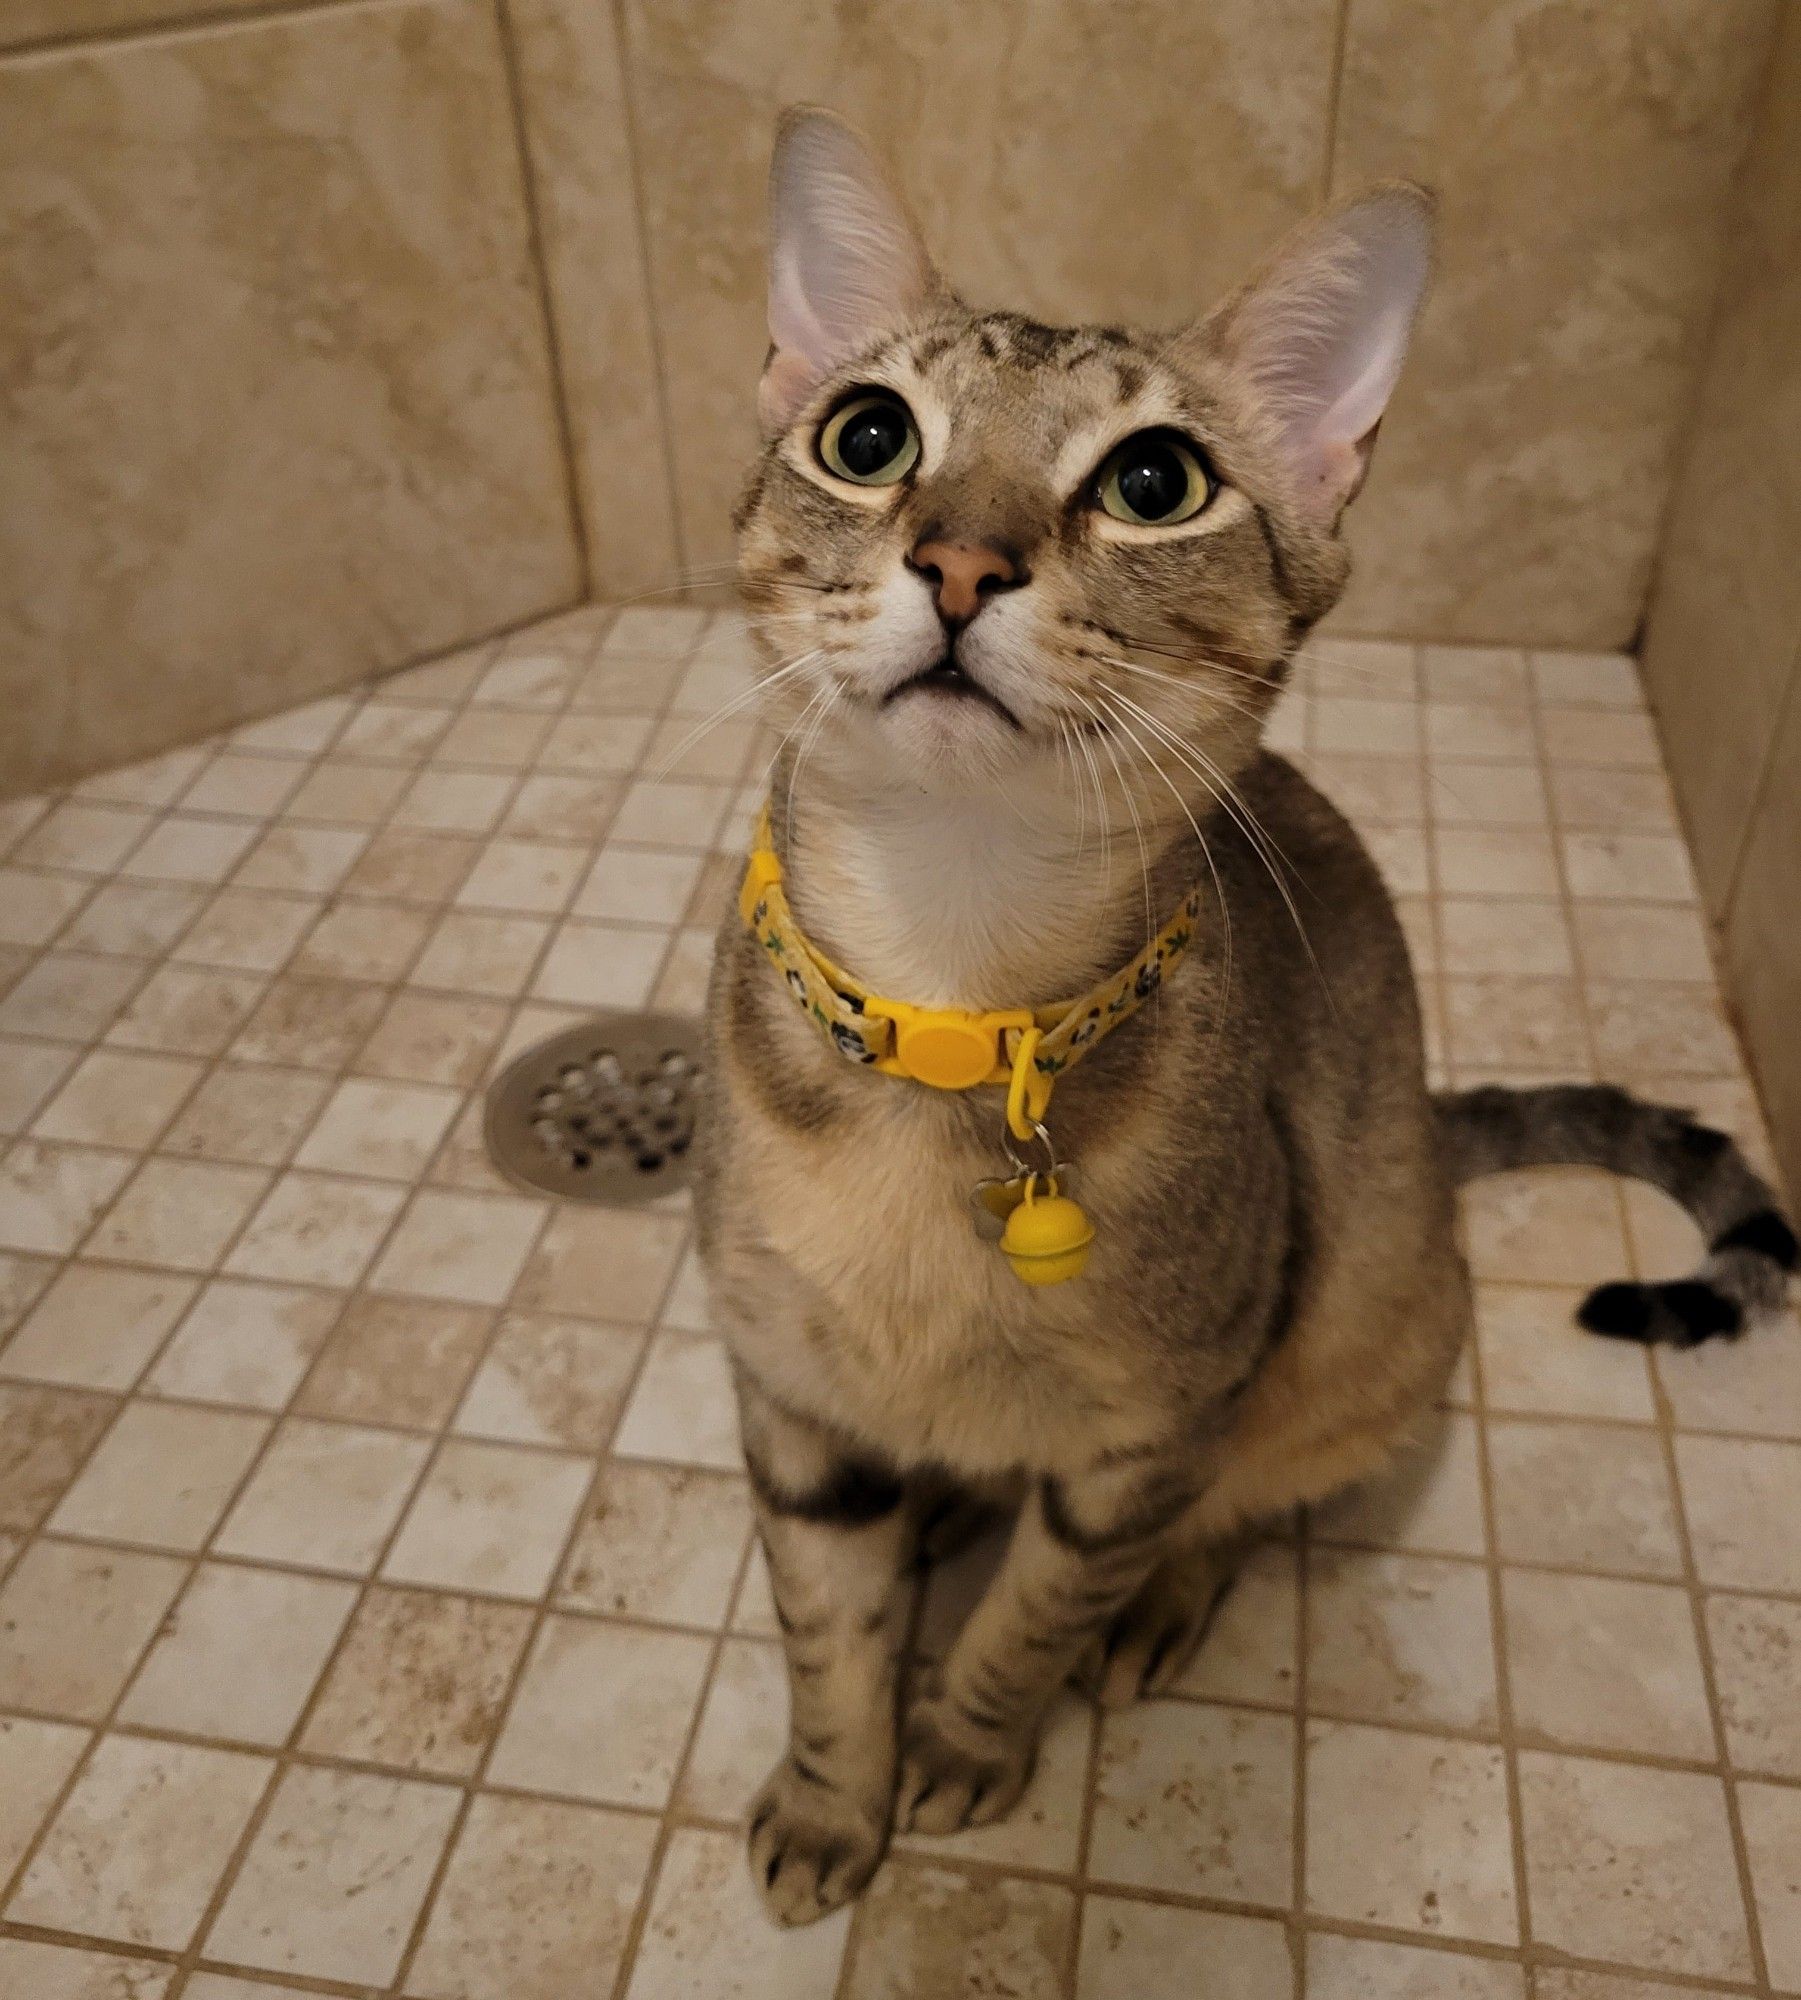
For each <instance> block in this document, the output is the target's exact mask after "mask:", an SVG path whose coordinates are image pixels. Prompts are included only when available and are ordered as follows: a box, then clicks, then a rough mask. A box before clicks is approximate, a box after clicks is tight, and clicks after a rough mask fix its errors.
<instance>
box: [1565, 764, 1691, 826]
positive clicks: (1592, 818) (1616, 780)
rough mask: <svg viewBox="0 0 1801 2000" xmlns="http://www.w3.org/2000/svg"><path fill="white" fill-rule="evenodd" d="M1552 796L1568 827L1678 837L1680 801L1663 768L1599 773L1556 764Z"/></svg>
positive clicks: (1603, 771) (1585, 768)
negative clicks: (1675, 797) (1673, 834)
mask: <svg viewBox="0 0 1801 2000" xmlns="http://www.w3.org/2000/svg"><path fill="white" fill-rule="evenodd" d="M1550 779H1551V795H1552V797H1553V799H1554V800H1555V801H1556V805H1557V817H1558V818H1559V820H1560V821H1561V822H1562V823H1563V824H1564V825H1565V826H1572V827H1574V826H1588V827H1603V828H1633V829H1637V830H1638V831H1640V832H1644V833H1674V832H1675V831H1676V830H1677V824H1678V822H1677V818H1676V802H1675V800H1674V798H1672V797H1671V795H1670V785H1669V780H1668V779H1667V778H1666V777H1665V776H1664V774H1663V772H1662V771H1661V770H1629V769H1615V770H1597V769H1596V768H1594V767H1593V766H1587V767H1578V766H1571V765H1558V764H1553V765H1552V767H1551V770H1550Z"/></svg>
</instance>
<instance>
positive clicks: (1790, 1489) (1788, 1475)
mask: <svg viewBox="0 0 1801 2000" xmlns="http://www.w3.org/2000/svg"><path fill="white" fill-rule="evenodd" d="M1676 1466H1677V1472H1678V1475H1679V1477H1680V1478H1681V1481H1682V1503H1683V1506H1684V1508H1685V1510H1686V1511H1687V1514H1688V1531H1689V1537H1690V1539H1691V1541H1692V1542H1693V1544H1694V1551H1695V1569H1696V1571H1697V1572H1698V1573H1699V1575H1700V1578H1701V1581H1702V1582H1703V1583H1713V1584H1726V1585H1729V1586H1732V1587H1734V1588H1737V1589H1741V1590H1779V1591H1787V1592H1789V1593H1790V1594H1801V1540H1797V1538H1796V1537H1795V1536H1794V1535H1792V1534H1777V1533H1772V1532H1771V1524H1772V1523H1773V1522H1778V1521H1782V1522H1792V1521H1795V1520H1797V1519H1801V1444H1759V1443H1755V1442H1753V1441H1752V1440H1750V1439H1740V1438H1712V1437H1684V1436H1679V1437H1678V1438H1677V1440H1676Z"/></svg>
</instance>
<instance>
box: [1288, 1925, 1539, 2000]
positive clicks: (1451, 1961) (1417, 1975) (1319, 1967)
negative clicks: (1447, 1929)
mask: <svg viewBox="0 0 1801 2000" xmlns="http://www.w3.org/2000/svg"><path fill="white" fill-rule="evenodd" d="M1538 1990H1539V1993H1540V1995H1541V1996H1542V1995H1543V1993H1544V1990H1545V1989H1544V1987H1543V1985H1542V1984H1541V1985H1540V1987H1539V1989H1538ZM1307 1994H1308V2000H1526V1976H1525V1974H1524V1973H1523V1972H1522V1971H1521V1970H1520V1968H1519V1967H1518V1966H1517V1965H1503V1964H1501V1963H1499V1962H1498V1961H1496V1960H1494V1959H1486V1958H1464V1957H1460V1956H1455V1955H1453V1954H1452V1953H1450V1952H1444V1951H1431V1950H1428V1949H1426V1948H1425V1947H1423V1946H1414V1945H1405V1944H1377V1943H1375V1942H1373V1941H1370V1940H1367V1939H1364V1938H1347V1937H1323V1936H1317V1935H1316V1936H1314V1937H1310V1938H1309V1939H1308V1940H1307Z"/></svg>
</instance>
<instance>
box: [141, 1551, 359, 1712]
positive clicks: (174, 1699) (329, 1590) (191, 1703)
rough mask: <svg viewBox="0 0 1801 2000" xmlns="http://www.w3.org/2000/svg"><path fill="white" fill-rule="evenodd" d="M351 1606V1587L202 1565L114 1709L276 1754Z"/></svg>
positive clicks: (321, 1579)
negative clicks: (274, 1751)
mask: <svg viewBox="0 0 1801 2000" xmlns="http://www.w3.org/2000/svg"><path fill="white" fill-rule="evenodd" d="M355 1601H356V1589H355V1586H354V1585H352V1584H348V1583H337V1582H333V1581H331V1580H329V1579H327V1578H325V1577H318V1576H292V1575H289V1574H288V1573H286V1572H285V1571H281V1570H266V1569H248V1568H245V1567H243V1566H241V1565H240V1564H237V1563H202V1564H201V1566H200V1568H199V1569H198V1570H196V1571H195V1573H194V1580H193V1581H192V1583H190V1584H189V1585H188V1588H187V1590H186V1591H185V1592H184V1594H183V1595H182V1598H181V1601H180V1602H179V1603H178V1604H177V1605H176V1607H175V1609H174V1610H173V1611H172V1612H170V1614H169V1616H168V1617H167V1618H166V1619H165V1620H164V1621H163V1628H162V1630H161V1632H159V1633H158V1635H157V1639H156V1643H155V1644H154V1645H153V1646H152V1647H151V1648H150V1651H149V1652H148V1653H147V1654H146V1655H145V1657H144V1664H143V1665H142V1666H141V1667H140V1668H139V1669H138V1674H137V1678H136V1679H135V1680H134V1681H133V1682H132V1684H131V1686H130V1688H129V1689H128V1690H127V1692H126V1695H125V1699H124V1700H123V1701H122V1702H121V1703H120V1704H119V1720H120V1721H121V1722H123V1723H127V1724H132V1725H135V1726H137V1727H139V1728H144V1729H167V1730H173V1731H176V1732H178V1733H180V1734H184V1735H190V1736H211V1737H225V1738H227V1739H228V1740H230V1741H233V1742H239V1743H254V1744H258V1745H262V1746H265V1747H267V1748H269V1749H278V1748H280V1746H281V1745H282V1744H284V1743H285V1742H286V1741H287V1740H288V1735H289V1732H290V1731H291V1730H292V1729H293V1727H294V1724H295V1722H296V1721H297V1720H298V1719H299V1716H300V1711H301V1710H302V1709H303V1708H304V1707H305V1705H306V1701H307V1697H308V1696H309V1695H310V1694H311V1693H312V1691H313V1686H314V1683H315V1682H316V1681H317V1680H318V1678H319V1674H320V1671H321V1669H322V1668H323V1667H324V1665H325V1662H326V1660H327V1659H328V1658H329V1657H330V1654H331V1650H332V1648H333V1646H335V1645H336V1644H337V1640H338V1634H339V1633H340V1632H341V1631H342V1630H343V1629H344V1621H345V1619H346V1618H348V1617H349V1615H350V1607H351V1606H352V1604H354V1603H355Z"/></svg>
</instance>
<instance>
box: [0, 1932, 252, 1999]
mask: <svg viewBox="0 0 1801 2000" xmlns="http://www.w3.org/2000/svg"><path fill="white" fill-rule="evenodd" d="M174 1977H175V1967H174V1966H172V1965H153V1964H151V1962H150V1961H149V1960H148V1959H144V1958H125V1957H121V1956H120V1955H119V1954H118V1953H117V1952H113V1951H106V1952H98V1951H77V1950H75V1949H73V1948H72V1947H70V1946H68V1945H60V1944H37V1943H34V1942H32V1941H30V1940H28V1939H26V1938H0V1992H6V1993H22V1994H29V1995H30V1996H31V2000H165V1996H166V1995H167V1994H168V1992H169V1990H170V1983H171V1981H173V1979H174ZM188 1991H189V1992H190V1993H191V1994H192V1995H193V1996H194V2000H238V1996H228V1997H227V1996H219V1995H216V1994H215V1995H208V1994H206V1993H204V1992H202V1990H201V1988H200V1987H199V1986H190V1987H189V1988H188ZM257 2000H285V1996H283V1995H279V1994H277V1995H274V1996H267V1995H259V1996H257Z"/></svg>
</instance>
